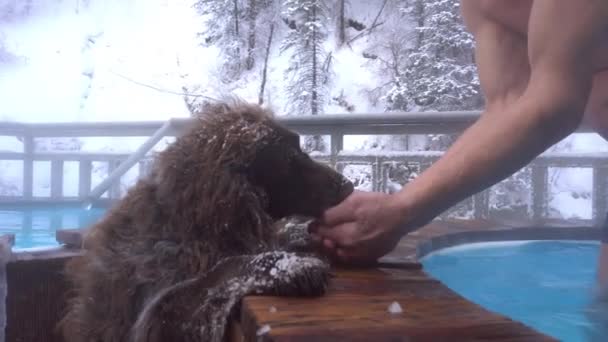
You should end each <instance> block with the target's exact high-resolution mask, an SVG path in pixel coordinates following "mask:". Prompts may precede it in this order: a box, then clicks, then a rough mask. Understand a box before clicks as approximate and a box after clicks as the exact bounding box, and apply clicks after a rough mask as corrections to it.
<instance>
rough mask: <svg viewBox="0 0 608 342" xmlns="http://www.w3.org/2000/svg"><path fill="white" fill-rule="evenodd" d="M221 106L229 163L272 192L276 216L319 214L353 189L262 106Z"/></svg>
mask: <svg viewBox="0 0 608 342" xmlns="http://www.w3.org/2000/svg"><path fill="white" fill-rule="evenodd" d="M220 108H223V109H221V110H217V109H216V110H215V115H218V118H219V121H217V122H220V121H223V123H222V124H220V125H219V126H218V127H217V129H216V130H215V132H217V133H218V134H219V132H222V133H221V136H220V137H218V139H220V141H221V144H222V145H223V147H224V149H225V151H224V152H222V153H220V155H226V156H227V158H226V161H225V165H228V166H229V169H230V171H231V172H233V173H238V174H241V175H245V176H246V177H247V179H248V180H249V182H250V183H251V184H253V185H254V186H255V187H257V188H259V189H261V190H262V192H263V193H265V195H266V200H267V210H268V213H269V214H270V215H271V216H272V217H273V218H282V217H286V216H291V215H302V216H313V217H318V216H319V215H321V214H322V213H323V211H324V210H326V209H328V208H330V207H332V206H334V205H336V204H338V203H340V202H341V201H343V200H344V199H345V198H346V197H347V196H348V195H350V194H351V193H352V191H353V184H352V183H351V182H350V181H348V180H347V179H346V178H345V177H344V176H342V175H341V174H340V173H338V172H336V171H334V170H333V169H332V168H330V167H328V166H325V165H324V164H321V163H319V162H316V161H314V160H312V159H311V158H310V156H309V155H308V154H307V153H305V152H304V151H302V149H301V148H300V137H299V135H298V134H296V133H294V132H292V131H290V130H288V129H287V128H285V127H283V126H282V125H280V124H279V123H278V122H277V121H276V120H274V117H273V114H272V112H270V111H268V110H263V109H261V108H260V107H259V106H255V105H246V104H239V105H236V106H232V107H220Z"/></svg>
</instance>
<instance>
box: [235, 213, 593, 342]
mask: <svg viewBox="0 0 608 342" xmlns="http://www.w3.org/2000/svg"><path fill="white" fill-rule="evenodd" d="M492 232H495V233H496V240H504V239H507V240H508V239H546V238H568V239H583V240H594V239H596V238H597V237H598V236H599V235H598V234H599V230H597V229H595V228H589V227H575V226H572V225H569V226H568V227H556V226H553V227H552V228H534V227H531V226H530V224H529V223H514V222H510V223H505V222H495V221H493V222H489V221H468V222H455V221H452V222H435V223H432V224H431V225H429V226H427V227H425V228H423V229H421V230H419V231H418V232H416V233H414V234H411V235H409V236H408V237H406V238H404V239H403V240H402V241H401V242H400V244H399V246H398V247H397V248H396V249H395V251H393V253H391V254H389V255H388V256H387V257H386V258H384V259H383V260H382V262H383V263H381V264H379V265H377V266H376V267H373V268H366V269H344V268H338V269H335V270H334V272H335V278H332V280H331V282H330V287H329V290H328V292H327V293H326V294H325V295H324V296H322V297H319V298H285V297H272V296H249V297H246V298H244V299H243V302H242V306H241V313H240V319H239V320H238V321H236V322H233V323H232V326H231V340H232V341H260V340H262V341H277V342H278V341H314V342H323V341H374V342H381V341H556V340H555V339H553V338H550V337H549V336H546V335H543V334H541V333H539V332H537V331H536V330H534V329H532V328H530V327H528V326H526V325H524V324H522V323H519V322H516V321H514V320H511V319H509V318H507V317H504V316H502V315H499V314H496V313H493V312H490V311H488V310H486V309H484V308H482V307H480V306H479V305H476V304H474V303H472V302H470V301H468V300H466V299H464V298H463V297H461V296H460V295H458V294H457V293H455V292H454V291H452V290H450V289H448V288H447V287H446V286H445V285H443V284H442V283H441V282H440V281H438V280H436V279H433V278H432V277H430V276H429V275H428V274H426V273H425V272H424V270H423V269H422V265H421V264H420V263H418V262H417V257H418V255H420V253H421V248H420V246H421V245H424V244H426V247H425V248H426V252H428V251H430V250H429V246H428V245H429V244H435V245H436V246H435V247H437V246H438V245H441V246H447V245H451V244H458V243H461V242H463V237H464V236H468V237H469V239H470V240H473V241H474V240H475V238H476V237H478V238H479V240H492V236H491V233H492ZM484 234H485V235H484ZM488 234H490V235H488ZM431 249H432V246H431ZM422 253H425V251H422ZM393 302H397V303H399V305H400V306H401V308H402V310H403V311H402V312H401V313H390V312H389V310H388V308H389V305H391V303H393ZM262 333H263V334H262Z"/></svg>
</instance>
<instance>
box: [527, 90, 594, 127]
mask: <svg viewBox="0 0 608 342" xmlns="http://www.w3.org/2000/svg"><path fill="white" fill-rule="evenodd" d="M528 101H529V102H528V103H530V104H531V106H532V107H533V108H534V109H535V110H534V111H533V112H534V113H536V117H537V119H538V120H537V124H538V125H539V126H540V129H541V130H543V131H545V132H547V133H548V134H551V135H556V139H561V138H563V137H565V136H567V135H569V134H571V133H573V132H574V131H576V130H577V129H578V128H579V127H580V125H581V122H582V121H583V117H584V113H585V107H586V103H587V95H586V94H584V93H582V92H568V91H565V90H564V91H553V92H546V93H544V94H542V95H540V96H535V97H532V98H529V99H528Z"/></svg>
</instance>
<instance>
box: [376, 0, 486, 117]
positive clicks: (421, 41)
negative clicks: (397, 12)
mask: <svg viewBox="0 0 608 342" xmlns="http://www.w3.org/2000/svg"><path fill="white" fill-rule="evenodd" d="M459 6H460V3H459V2H458V1H457V0H428V1H420V0H413V1H411V0H410V1H406V2H404V4H403V6H402V8H401V11H402V12H403V13H406V14H408V15H410V16H411V17H412V19H413V21H414V22H416V27H415V31H416V33H417V34H416V35H415V39H416V42H415V44H414V45H415V46H414V47H413V48H412V50H411V53H410V54H409V57H408V59H409V61H408V63H407V65H406V66H405V68H404V69H403V70H402V71H401V75H400V76H401V79H399V80H398V81H399V82H398V84H397V85H396V86H395V87H393V88H392V89H391V90H390V91H389V93H388V95H387V98H388V99H393V100H394V99H398V98H399V97H404V98H405V99H407V101H406V103H407V107H408V108H407V109H408V110H412V109H422V110H465V109H468V110H471V109H478V108H479V107H480V106H481V96H480V88H479V79H478V77H477V72H476V66H475V64H474V62H473V52H474V40H473V37H472V35H471V34H470V33H469V32H468V31H467V30H466V29H465V27H464V25H463V23H462V20H461V16H460V11H459ZM402 102H403V101H402ZM401 106H403V104H401ZM400 109H405V108H400Z"/></svg>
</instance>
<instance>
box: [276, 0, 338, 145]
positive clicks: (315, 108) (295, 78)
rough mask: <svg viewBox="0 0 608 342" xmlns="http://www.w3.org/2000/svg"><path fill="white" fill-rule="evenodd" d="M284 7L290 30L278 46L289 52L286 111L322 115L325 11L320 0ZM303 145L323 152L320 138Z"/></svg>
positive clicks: (326, 74)
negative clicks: (288, 104) (287, 104)
mask: <svg viewBox="0 0 608 342" xmlns="http://www.w3.org/2000/svg"><path fill="white" fill-rule="evenodd" d="M283 4H284V6H285V10H284V12H283V15H284V16H285V17H287V18H288V19H287V21H288V22H289V27H290V28H291V29H290V30H289V32H288V34H287V36H286V37H285V39H284V41H283V44H282V46H281V52H285V51H288V50H289V51H290V52H291V58H290V66H289V68H288V69H287V70H286V73H285V80H286V83H287V85H286V91H287V95H288V97H289V103H290V106H289V108H288V112H289V113H294V114H296V115H303V114H312V115H318V114H321V113H323V110H324V105H325V103H326V98H327V95H328V92H329V78H330V71H329V70H330V61H331V56H330V55H328V54H326V53H325V51H324V49H323V43H324V42H325V41H326V39H327V36H328V33H327V26H328V17H327V13H328V8H327V7H326V4H325V1H323V0H285V2H284V3H283ZM306 145H307V146H306V147H307V148H309V149H312V150H318V151H324V150H325V147H324V146H323V140H322V139H321V137H313V138H312V140H310V139H308V141H307V142H306Z"/></svg>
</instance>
